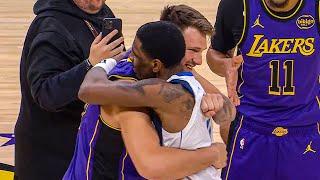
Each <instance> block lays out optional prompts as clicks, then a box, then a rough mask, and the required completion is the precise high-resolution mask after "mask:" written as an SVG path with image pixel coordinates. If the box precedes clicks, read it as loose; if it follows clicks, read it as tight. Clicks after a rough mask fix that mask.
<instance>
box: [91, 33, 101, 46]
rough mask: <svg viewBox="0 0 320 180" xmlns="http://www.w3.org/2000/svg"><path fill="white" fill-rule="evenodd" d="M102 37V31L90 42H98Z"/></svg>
mask: <svg viewBox="0 0 320 180" xmlns="http://www.w3.org/2000/svg"><path fill="white" fill-rule="evenodd" d="M101 39H102V33H100V34H99V35H98V36H97V37H96V38H95V39H94V40H93V42H92V44H98V43H99V42H100V41H101Z"/></svg>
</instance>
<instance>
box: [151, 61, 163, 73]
mask: <svg viewBox="0 0 320 180" xmlns="http://www.w3.org/2000/svg"><path fill="white" fill-rule="evenodd" d="M162 67H163V64H162V62H161V61H160V60H159V59H154V60H153V61H152V71H153V72H154V73H158V72H160V70H161V68H162Z"/></svg>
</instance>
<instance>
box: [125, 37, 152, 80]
mask: <svg viewBox="0 0 320 180" xmlns="http://www.w3.org/2000/svg"><path fill="white" fill-rule="evenodd" d="M141 45H142V44H141V41H140V40H139V39H138V38H137V37H136V38H135V39H134V41H133V45H132V53H131V58H132V59H133V65H134V72H135V73H136V76H137V77H138V78H139V79H147V78H154V77H156V73H154V72H153V63H152V59H151V58H149V57H148V56H147V55H146V54H145V53H144V52H143V51H142V50H141Z"/></svg>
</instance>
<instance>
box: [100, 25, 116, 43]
mask: <svg viewBox="0 0 320 180" xmlns="http://www.w3.org/2000/svg"><path fill="white" fill-rule="evenodd" d="M117 33H118V30H116V29H115V30H113V31H112V32H111V33H109V34H108V35H106V37H104V38H103V39H102V40H101V41H100V42H99V45H101V46H102V45H106V44H108V43H109V41H110V40H111V39H112V38H113V37H114V36H115V35H116V34H117Z"/></svg>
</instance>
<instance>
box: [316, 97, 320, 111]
mask: <svg viewBox="0 0 320 180" xmlns="http://www.w3.org/2000/svg"><path fill="white" fill-rule="evenodd" d="M316 99H317V102H318V105H319V109H320V98H319V97H318V96H316Z"/></svg>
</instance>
